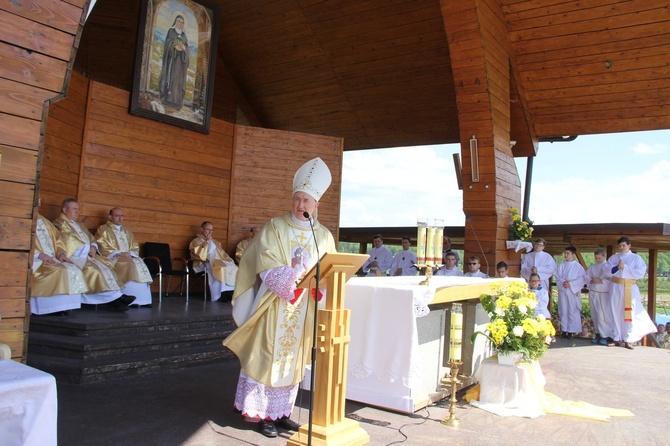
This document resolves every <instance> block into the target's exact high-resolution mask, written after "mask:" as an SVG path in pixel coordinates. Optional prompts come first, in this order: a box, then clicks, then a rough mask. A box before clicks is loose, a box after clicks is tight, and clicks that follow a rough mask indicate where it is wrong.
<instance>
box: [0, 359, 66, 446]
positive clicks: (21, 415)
mask: <svg viewBox="0 0 670 446" xmlns="http://www.w3.org/2000/svg"><path fill="white" fill-rule="evenodd" d="M57 418H58V402H57V397H56V380H55V378H54V377H53V376H52V375H50V374H48V373H45V372H42V371H40V370H37V369H34V368H32V367H29V366H27V365H24V364H21V363H19V362H16V361H12V360H9V359H7V360H2V361H0V444H2V445H3V446H49V445H56V444H57V435H56V434H57Z"/></svg>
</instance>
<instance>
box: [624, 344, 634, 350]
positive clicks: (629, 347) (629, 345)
mask: <svg viewBox="0 0 670 446" xmlns="http://www.w3.org/2000/svg"><path fill="white" fill-rule="evenodd" d="M623 346H624V347H626V348H627V349H628V350H633V344H631V343H629V342H624V343H623Z"/></svg>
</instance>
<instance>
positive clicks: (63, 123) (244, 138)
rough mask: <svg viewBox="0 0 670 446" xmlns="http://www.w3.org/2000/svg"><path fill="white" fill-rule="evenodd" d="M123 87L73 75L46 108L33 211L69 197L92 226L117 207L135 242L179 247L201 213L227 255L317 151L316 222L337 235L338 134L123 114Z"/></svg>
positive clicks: (179, 252)
mask: <svg viewBox="0 0 670 446" xmlns="http://www.w3.org/2000/svg"><path fill="white" fill-rule="evenodd" d="M129 101H130V95H129V93H128V92H127V91H125V90H122V89H119V88H115V87H111V86H108V85H105V84H102V83H99V82H96V81H89V80H88V79H86V78H85V77H84V76H82V75H81V74H79V73H73V75H72V82H71V83H70V88H69V89H68V92H67V98H65V99H63V100H62V101H60V102H58V103H55V104H52V105H51V107H50V108H49V116H48V119H47V127H46V135H45V154H46V155H45V158H44V167H43V177H44V178H45V180H44V183H43V184H42V186H41V188H42V209H41V212H42V214H43V215H45V216H46V217H47V218H49V219H54V218H55V217H57V216H58V214H59V212H60V203H61V202H62V200H63V199H65V198H68V197H74V198H77V200H78V201H79V204H80V210H81V215H80V221H82V222H83V223H84V224H85V225H86V226H87V227H88V228H89V229H90V230H91V232H95V230H96V228H97V227H98V226H100V225H101V224H103V223H104V222H105V221H106V220H107V215H108V213H109V209H110V208H111V207H114V206H119V207H122V208H123V210H124V214H125V223H126V224H127V225H128V227H129V228H130V229H131V230H132V231H133V232H134V234H135V238H136V239H137V240H138V242H139V243H140V245H142V244H143V243H144V242H146V241H158V242H165V243H169V244H170V246H171V251H172V254H173V255H175V256H183V257H188V244H189V242H190V241H191V240H192V239H193V237H194V236H195V235H196V234H197V233H198V232H199V228H200V224H201V223H202V221H204V220H210V221H212V223H213V224H214V228H215V233H214V236H215V237H216V238H217V239H218V240H219V241H221V243H222V244H223V245H224V246H225V247H226V248H227V250H228V252H229V253H231V254H233V253H234V250H235V245H236V244H237V242H239V241H240V240H241V239H242V238H244V237H245V236H246V235H247V233H248V228H249V227H250V226H262V225H264V224H265V223H266V222H267V221H268V219H269V218H270V217H273V216H275V215H278V214H280V213H282V212H284V211H286V210H289V209H290V207H291V195H292V182H293V175H294V173H295V171H296V170H297V169H298V168H299V167H300V166H301V165H302V164H303V163H304V162H305V161H307V160H309V159H311V158H313V157H316V156H320V157H321V158H322V159H323V160H324V161H325V162H326V163H327V164H328V166H329V167H330V169H331V173H332V175H333V184H332V185H331V187H330V189H329V190H328V192H327V194H326V196H325V197H324V199H323V200H322V203H321V205H320V206H321V207H320V212H319V219H320V220H321V221H322V222H323V223H324V224H325V225H326V226H327V227H328V228H329V229H330V230H331V231H332V232H333V235H334V236H335V237H337V229H338V224H339V203H340V191H341V176H342V172H341V164H342V139H341V138H335V137H327V136H319V135H305V134H301V133H295V132H284V131H279V130H271V129H262V128H256V127H248V126H236V125H235V124H232V123H229V122H226V121H222V120H219V119H212V122H211V131H210V134H209V135H203V134H201V133H198V132H192V131H189V130H184V129H182V128H179V127H175V126H172V125H167V124H162V123H159V122H156V121H153V120H150V119H146V118H143V117H138V116H134V115H131V114H129V113H128V107H129Z"/></svg>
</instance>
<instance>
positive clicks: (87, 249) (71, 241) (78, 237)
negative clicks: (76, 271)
mask: <svg viewBox="0 0 670 446" xmlns="http://www.w3.org/2000/svg"><path fill="white" fill-rule="evenodd" d="M78 218H79V204H78V203H77V200H75V199H74V198H67V199H65V200H64V201H63V204H62V205H61V214H60V216H59V217H58V218H57V219H55V220H54V221H53V224H54V226H56V228H57V229H58V230H59V231H60V232H61V236H62V238H63V243H65V249H66V251H67V256H68V257H69V258H70V259H72V261H73V262H74V263H75V264H77V266H79V268H81V270H82V272H83V273H84V279H85V280H86V286H88V290H89V291H88V293H85V294H83V295H82V302H81V303H83V304H95V305H100V304H108V305H109V306H108V308H109V309H111V310H121V311H122V310H127V309H128V305H129V304H131V303H132V302H133V301H134V300H135V297H134V296H127V295H125V294H123V293H122V292H121V289H122V288H123V287H124V285H123V282H121V281H120V280H119V277H118V276H117V275H116V273H115V272H114V267H113V265H112V264H111V263H109V262H108V261H107V259H105V258H104V257H102V256H100V255H99V253H98V244H97V243H96V241H95V239H94V238H93V235H91V233H90V232H89V230H88V229H87V228H86V226H84V225H82V224H81V223H79V222H78V221H77V219H78Z"/></svg>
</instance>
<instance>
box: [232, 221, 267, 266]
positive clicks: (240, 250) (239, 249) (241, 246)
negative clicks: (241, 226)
mask: <svg viewBox="0 0 670 446" xmlns="http://www.w3.org/2000/svg"><path fill="white" fill-rule="evenodd" d="M260 230H261V228H259V227H258V226H254V227H251V228H249V236H248V237H247V238H245V239H242V240H240V242H239V243H238V244H237V246H236V247H235V261H236V262H237V264H238V265H239V264H240V260H242V254H244V250H245V249H247V246H249V243H251V241H252V240H253V239H254V237H255V236H256V234H258V232H260Z"/></svg>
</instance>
